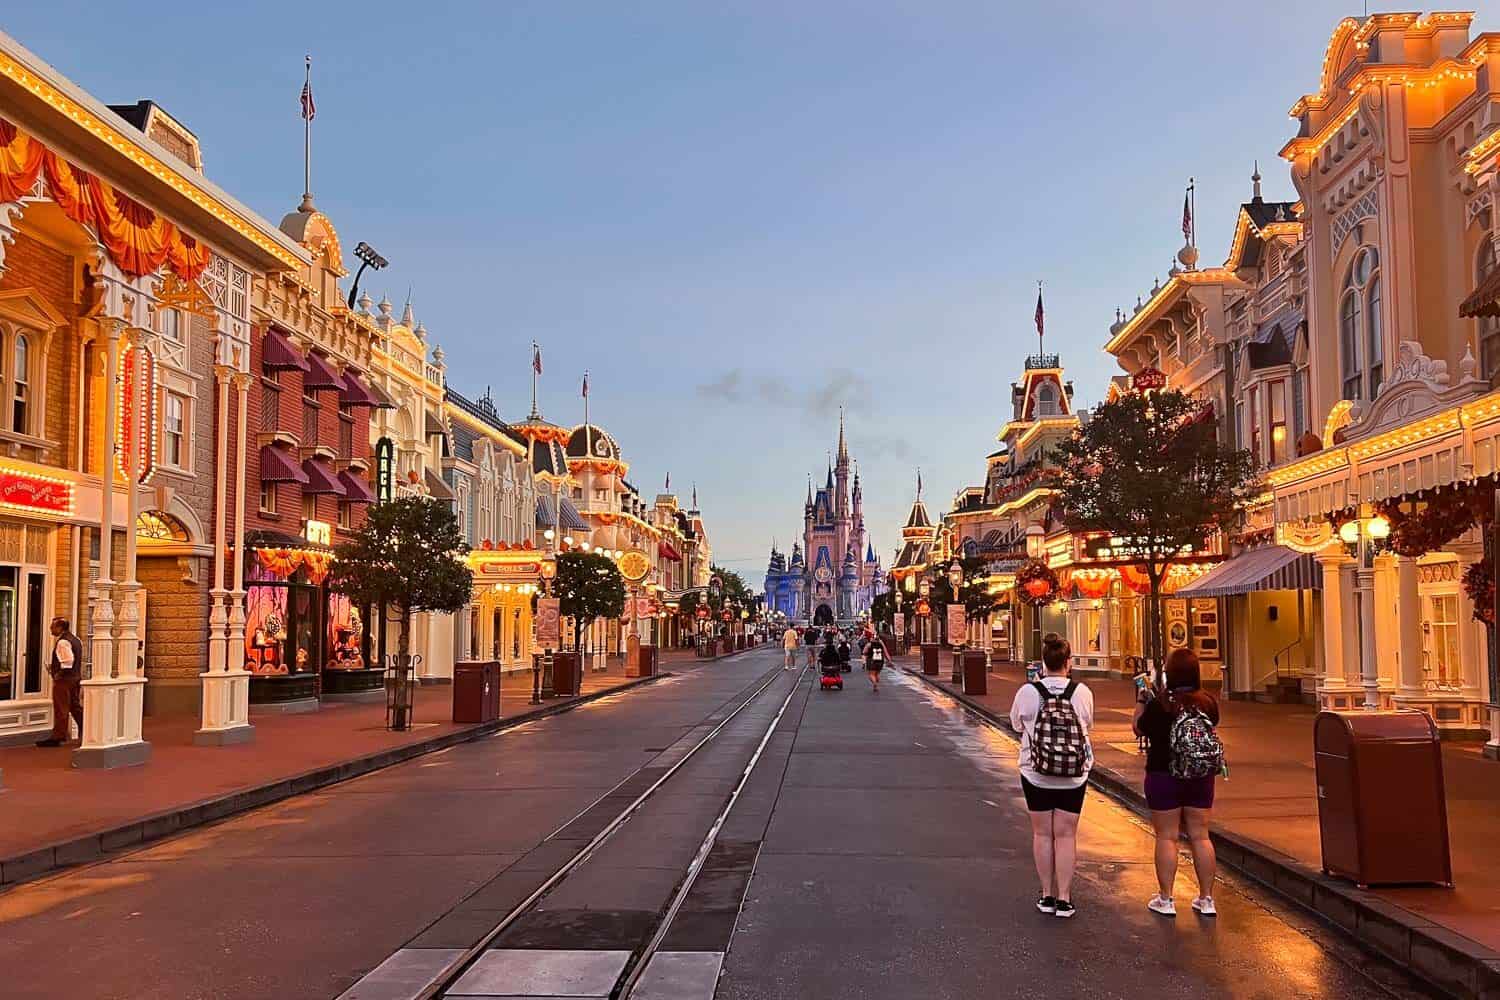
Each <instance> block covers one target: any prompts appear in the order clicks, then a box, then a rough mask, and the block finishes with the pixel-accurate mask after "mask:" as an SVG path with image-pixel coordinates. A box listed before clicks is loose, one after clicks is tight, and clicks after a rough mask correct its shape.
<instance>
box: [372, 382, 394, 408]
mask: <svg viewBox="0 0 1500 1000" xmlns="http://www.w3.org/2000/svg"><path fill="white" fill-rule="evenodd" d="M365 388H366V389H368V390H369V393H370V398H371V399H372V400H374V402H373V403H372V404H371V405H372V406H374V407H375V409H377V410H394V409H395V408H396V401H395V400H394V399H392V398H391V397H390V395H389V394H388V393H387V392H386V391H385V390H384V389H382V388H380V386H379V385H377V384H376V383H374V382H366V383H365Z"/></svg>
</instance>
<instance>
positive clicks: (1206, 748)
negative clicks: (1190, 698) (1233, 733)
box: [1167, 705, 1224, 778]
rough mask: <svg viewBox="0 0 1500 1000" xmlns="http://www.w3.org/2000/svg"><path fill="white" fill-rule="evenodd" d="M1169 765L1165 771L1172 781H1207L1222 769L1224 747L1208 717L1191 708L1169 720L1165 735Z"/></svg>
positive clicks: (1190, 706)
mask: <svg viewBox="0 0 1500 1000" xmlns="http://www.w3.org/2000/svg"><path fill="white" fill-rule="evenodd" d="M1167 745H1168V746H1170V747H1171V748H1172V762H1171V763H1170V764H1169V765H1167V771H1168V773H1169V774H1171V775H1172V777H1174V778H1207V777H1208V776H1209V775H1212V774H1218V773H1219V771H1220V769H1221V768H1223V766H1224V744H1223V742H1221V741H1220V740H1219V734H1218V731H1217V730H1215V729H1214V724H1213V723H1212V722H1211V721H1209V718H1208V716H1206V715H1204V714H1203V713H1202V712H1201V711H1199V710H1198V709H1197V708H1195V707H1194V706H1192V705H1189V706H1188V707H1187V708H1185V709H1183V710H1182V713H1181V714H1180V715H1178V716H1177V718H1175V719H1173V720H1172V728H1171V729H1170V730H1169V731H1168V733H1167Z"/></svg>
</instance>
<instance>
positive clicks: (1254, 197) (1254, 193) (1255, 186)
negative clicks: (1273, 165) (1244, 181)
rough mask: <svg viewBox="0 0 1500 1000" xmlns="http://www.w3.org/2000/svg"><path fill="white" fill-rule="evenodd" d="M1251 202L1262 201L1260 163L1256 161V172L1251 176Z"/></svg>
mask: <svg viewBox="0 0 1500 1000" xmlns="http://www.w3.org/2000/svg"><path fill="white" fill-rule="evenodd" d="M1250 200H1251V201H1260V161H1259V160H1256V161H1255V172H1254V173H1253V174H1251V175H1250Z"/></svg>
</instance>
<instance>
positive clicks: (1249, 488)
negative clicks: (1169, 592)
mask: <svg viewBox="0 0 1500 1000" xmlns="http://www.w3.org/2000/svg"><path fill="white" fill-rule="evenodd" d="M1217 424H1218V422H1217V419H1216V417H1215V415H1214V412H1213V406H1212V404H1211V403H1205V402H1204V401H1202V400H1200V399H1198V398H1197V397H1194V396H1191V395H1188V394H1187V393H1185V392H1182V391H1181V390H1178V389H1164V390H1160V391H1153V392H1131V393H1128V394H1126V395H1123V396H1121V397H1119V398H1118V399H1116V400H1114V401H1112V402H1108V403H1102V404H1100V405H1099V407H1098V408H1097V409H1095V410H1094V412H1093V413H1092V414H1091V416H1090V418H1089V420H1088V422H1087V423H1086V424H1084V425H1083V426H1081V427H1079V428H1078V429H1077V430H1076V431H1074V432H1073V435H1072V436H1071V437H1069V438H1068V439H1067V440H1065V441H1063V442H1062V443H1061V444H1060V445H1059V446H1058V447H1057V448H1056V449H1055V450H1054V452H1053V454H1052V458H1053V460H1054V462H1055V463H1056V465H1057V468H1056V470H1055V471H1054V474H1053V486H1054V488H1055V489H1056V491H1057V494H1058V500H1059V501H1060V503H1061V506H1062V516H1063V521H1064V523H1065V524H1066V525H1067V526H1068V528H1069V529H1070V530H1072V531H1075V532H1080V533H1097V534H1102V535H1106V536H1107V537H1109V538H1110V539H1111V542H1110V544H1111V545H1112V546H1113V547H1114V549H1115V550H1116V552H1118V553H1119V554H1120V555H1121V556H1123V557H1124V558H1126V559H1128V560H1130V561H1132V562H1135V563H1138V564H1139V565H1140V567H1141V569H1142V570H1143V571H1144V572H1145V574H1146V578H1147V580H1148V581H1149V582H1150V586H1151V589H1150V603H1149V605H1148V611H1149V625H1148V628H1147V634H1148V636H1149V639H1150V644H1149V652H1150V655H1151V657H1152V659H1153V660H1154V661H1155V662H1156V663H1158V664H1160V663H1162V662H1163V659H1162V654H1163V650H1164V648H1165V643H1164V642H1163V636H1162V615H1161V584H1162V579H1163V577H1164V576H1165V575H1166V573H1167V570H1168V568H1169V567H1170V566H1171V564H1172V562H1173V560H1175V559H1177V558H1179V557H1180V556H1181V555H1182V554H1183V553H1184V552H1189V551H1192V550H1193V549H1197V548H1201V547H1202V546H1203V544H1204V543H1205V541H1206V540H1207V538H1208V537H1209V536H1210V535H1211V534H1212V533H1213V532H1215V531H1218V532H1226V533H1227V532H1228V531H1231V530H1233V529H1234V528H1235V527H1236V526H1238V525H1239V524H1240V523H1241V521H1242V519H1243V516H1244V515H1243V510H1244V505H1245V503H1246V502H1247V501H1249V500H1250V499H1251V498H1253V497H1254V496H1256V495H1257V494H1258V493H1259V492H1260V491H1261V484H1260V477H1259V475H1258V470H1257V469H1256V464H1255V459H1254V457H1253V456H1252V455H1251V454H1250V453H1249V452H1248V451H1242V450H1236V449H1233V448H1229V447H1226V446H1225V445H1223V444H1222V443H1221V442H1220V441H1219V438H1218V434H1217V429H1218V426H1217Z"/></svg>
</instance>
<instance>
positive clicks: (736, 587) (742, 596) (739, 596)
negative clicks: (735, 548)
mask: <svg viewBox="0 0 1500 1000" xmlns="http://www.w3.org/2000/svg"><path fill="white" fill-rule="evenodd" d="M709 572H710V573H712V574H713V575H714V576H717V577H718V578H719V580H720V581H722V582H723V584H724V587H723V590H722V592H721V596H720V598H719V601H718V603H714V601H713V600H712V598H710V600H709V606H710V607H711V608H713V610H714V611H722V610H723V609H724V607H725V606H726V605H738V606H739V607H742V608H748V607H750V606H751V605H752V604H753V603H755V595H754V594H753V593H752V592H751V590H750V588H749V586H747V585H746V583H745V578H744V577H742V576H740V575H739V574H738V573H736V572H735V571H734V570H732V569H725V568H724V567H723V566H717V565H715V566H710V567H709Z"/></svg>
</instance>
